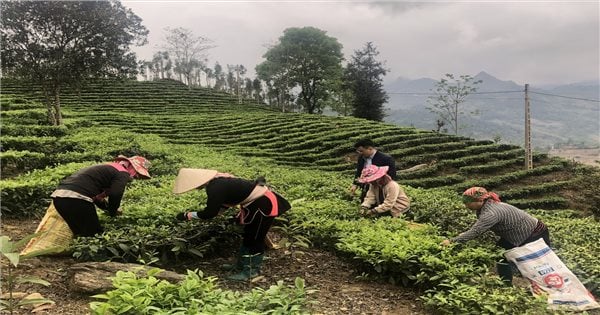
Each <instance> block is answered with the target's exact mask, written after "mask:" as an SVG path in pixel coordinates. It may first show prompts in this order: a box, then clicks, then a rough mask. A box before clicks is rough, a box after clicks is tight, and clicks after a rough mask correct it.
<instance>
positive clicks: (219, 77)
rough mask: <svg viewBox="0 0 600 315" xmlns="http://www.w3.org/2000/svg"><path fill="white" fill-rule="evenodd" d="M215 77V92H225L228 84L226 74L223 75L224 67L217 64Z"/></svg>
mask: <svg viewBox="0 0 600 315" xmlns="http://www.w3.org/2000/svg"><path fill="white" fill-rule="evenodd" d="M213 76H214V78H215V85H214V89H215V90H224V89H225V88H226V87H227V86H226V85H227V82H226V81H225V74H224V73H223V67H222V66H221V65H220V64H219V63H218V62H217V63H215V70H214V72H213Z"/></svg>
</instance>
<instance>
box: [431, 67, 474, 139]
mask: <svg viewBox="0 0 600 315" xmlns="http://www.w3.org/2000/svg"><path fill="white" fill-rule="evenodd" d="M481 82H482V81H481V80H477V81H474V78H473V77H472V76H470V75H461V76H460V77H458V78H455V77H454V75H453V74H450V73H446V76H445V78H442V79H440V81H439V82H437V83H436V87H435V91H433V93H434V95H433V96H430V97H429V98H428V99H427V102H428V103H429V104H431V107H427V109H429V111H431V112H432V113H435V114H437V115H438V117H439V118H440V119H441V120H442V121H443V122H444V123H446V124H448V125H449V126H450V127H451V128H452V129H453V130H454V134H455V135H458V129H459V124H458V118H459V116H460V115H463V114H464V112H463V111H462V109H461V108H460V107H461V105H462V103H464V102H465V99H466V98H467V96H469V94H471V93H474V92H476V91H477V84H480V83H481ZM437 124H438V126H440V122H439V121H438V123H437ZM442 126H443V124H442Z"/></svg>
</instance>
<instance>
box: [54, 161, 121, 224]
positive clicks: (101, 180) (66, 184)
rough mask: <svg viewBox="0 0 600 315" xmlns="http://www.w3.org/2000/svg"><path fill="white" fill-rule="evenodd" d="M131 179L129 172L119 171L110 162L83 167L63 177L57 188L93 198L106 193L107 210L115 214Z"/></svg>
mask: <svg viewBox="0 0 600 315" xmlns="http://www.w3.org/2000/svg"><path fill="white" fill-rule="evenodd" d="M130 180H131V178H130V176H129V173H127V172H122V171H119V170H117V169H116V168H114V167H113V166H111V165H109V164H99V165H94V166H90V167H86V168H83V169H81V170H79V171H78V172H77V173H75V174H73V175H71V176H69V177H67V178H65V179H63V180H62V181H61V182H60V184H58V188H57V189H66V190H72V191H75V192H78V193H80V194H82V195H84V196H87V197H90V198H92V199H94V197H96V196H98V195H101V194H106V196H107V197H108V204H107V205H106V209H105V210H108V212H109V214H111V215H114V214H115V213H116V212H117V209H119V207H120V206H121V199H122V198H123V193H124V192H125V186H127V183H129V181H130Z"/></svg>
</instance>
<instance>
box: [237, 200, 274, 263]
mask: <svg viewBox="0 0 600 315" xmlns="http://www.w3.org/2000/svg"><path fill="white" fill-rule="evenodd" d="M271 208H272V205H271V201H270V200H269V198H267V197H265V196H263V197H260V198H258V199H256V200H255V201H254V202H253V203H251V204H250V205H249V206H248V207H247V210H248V216H249V218H248V220H249V221H250V223H248V224H246V225H244V234H243V236H242V244H243V246H244V247H246V248H248V250H249V251H250V254H251V255H254V254H259V253H263V252H264V251H265V237H266V236H267V232H269V229H270V228H271V225H273V221H274V220H275V217H269V216H266V214H269V213H271Z"/></svg>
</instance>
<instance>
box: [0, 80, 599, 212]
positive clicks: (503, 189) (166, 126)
mask: <svg viewBox="0 0 600 315" xmlns="http://www.w3.org/2000/svg"><path fill="white" fill-rule="evenodd" d="M35 91H36V90H35V87H31V86H24V85H20V84H18V83H16V82H12V81H6V80H5V81H3V94H5V95H6V94H11V93H12V94H18V95H19V97H20V98H27V99H32V100H39V99H40V98H41V95H39V93H35ZM62 102H63V104H64V105H63V106H64V107H65V108H66V109H67V110H70V111H71V112H70V113H69V114H67V115H66V116H67V117H70V118H71V119H85V120H86V123H88V124H91V125H97V126H103V127H115V128H120V129H126V130H129V131H132V132H136V133H145V134H156V135H159V136H161V137H162V138H163V139H165V140H166V141H167V142H169V143H178V144H197V145H204V146H210V147H212V148H218V149H227V150H228V151H229V152H235V153H237V154H240V155H245V156H258V157H263V158H271V159H272V160H273V162H274V163H277V164H279V165H285V166H293V167H296V168H312V169H319V170H326V171H338V172H342V173H343V174H346V175H347V176H348V178H349V182H350V177H351V176H352V175H351V174H352V171H353V167H354V161H355V159H356V156H355V154H354V151H353V148H352V144H353V143H354V141H356V140H357V139H359V138H362V137H369V138H371V139H373V140H374V141H375V143H377V144H378V145H379V147H380V148H381V149H382V150H383V151H384V152H386V153H389V154H391V155H392V156H393V157H394V158H395V159H396V162H397V167H398V169H399V170H402V169H408V168H411V167H413V166H416V165H421V164H427V166H425V165H421V166H422V168H420V169H419V170H418V171H415V172H400V174H399V179H398V180H399V182H400V183H401V184H404V185H409V186H413V187H423V188H439V187H445V188H449V189H452V190H454V191H457V192H461V191H462V190H464V189H466V188H468V187H470V186H473V185H478V186H484V187H486V188H488V189H492V190H495V191H497V192H499V193H500V195H501V197H502V198H503V199H504V200H506V201H508V202H510V203H512V204H515V205H516V206H519V207H522V208H544V209H564V208H577V209H583V210H586V211H589V210H591V209H590V208H591V207H592V206H591V205H590V204H589V202H587V201H583V200H581V199H578V198H573V197H574V196H580V195H581V191H580V185H578V183H577V181H576V177H577V175H578V174H582V173H587V172H590V170H586V169H585V168H582V167H579V166H577V165H574V164H572V163H570V162H569V161H568V160H565V159H559V158H549V157H548V156H547V155H545V154H538V153H536V154H534V169H532V170H524V166H523V165H524V153H523V152H524V151H523V150H522V149H521V148H520V147H518V146H514V145H507V144H496V143H494V142H493V141H490V140H473V139H469V138H464V137H456V136H452V135H446V134H438V133H435V132H431V131H424V130H419V129H415V128H407V127H399V126H395V125H391V124H382V123H376V122H371V121H367V120H362V119H355V118H351V117H326V116H319V115H307V114H289V113H280V112H277V111H274V110H272V109H271V108H268V107H265V106H260V105H257V104H254V103H247V102H244V103H243V104H237V99H236V98H235V97H233V96H231V95H229V94H225V93H222V92H214V91H212V90H210V89H192V90H188V89H187V87H186V86H184V85H183V84H181V83H178V82H176V81H158V82H136V81H126V82H111V81H103V82H99V83H96V84H92V85H90V86H88V87H87V88H86V89H84V90H82V91H78V92H71V93H65V95H64V96H63V97H62ZM17 108H18V107H17ZM132 114H133V115H132ZM2 115H3V117H8V116H15V117H19V115H21V116H23V115H25V114H23V113H20V112H18V111H17V112H6V111H4V112H3V113H2ZM27 115H29V116H27V117H21V118H22V119H25V118H27V119H28V120H29V121H31V122H35V121H43V118H44V112H43V110H41V109H40V110H39V111H37V112H36V114H27ZM32 115H33V116H32ZM39 128H40V129H39V130H37V129H36V130H35V131H29V133H30V134H24V132H25V131H24V130H22V129H21V128H19V127H18V126H14V125H11V124H3V126H2V134H3V135H4V136H19V137H23V136H31V135H36V136H46V138H42V139H41V140H40V141H42V142H44V143H45V144H48V143H52V142H53V140H52V138H47V136H53V135H54V136H56V135H60V134H61V133H62V131H61V130H62V129H61V128H58V127H39ZM3 140H4V141H3V151H8V153H7V152H4V153H3V162H6V163H3V165H5V166H6V167H5V168H6V169H4V170H3V171H5V172H8V173H10V166H11V162H12V164H14V165H17V166H19V167H26V168H27V167H29V168H37V167H39V166H41V165H45V164H48V163H49V164H52V163H57V162H64V161H68V160H69V159H70V158H69V156H63V155H59V156H58V157H49V156H45V155H43V152H39V150H35V149H34V150H33V151H31V150H29V151H30V152H26V151H27V149H26V148H22V147H17V146H16V144H15V143H14V141H13V140H14V139H13V138H11V137H9V138H7V137H4V138H3ZM44 143H41V144H40V145H41V146H44ZM67 149H68V148H67ZM35 151H38V152H35ZM62 151H65V150H64V149H62ZM599 190H600V188H599Z"/></svg>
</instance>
